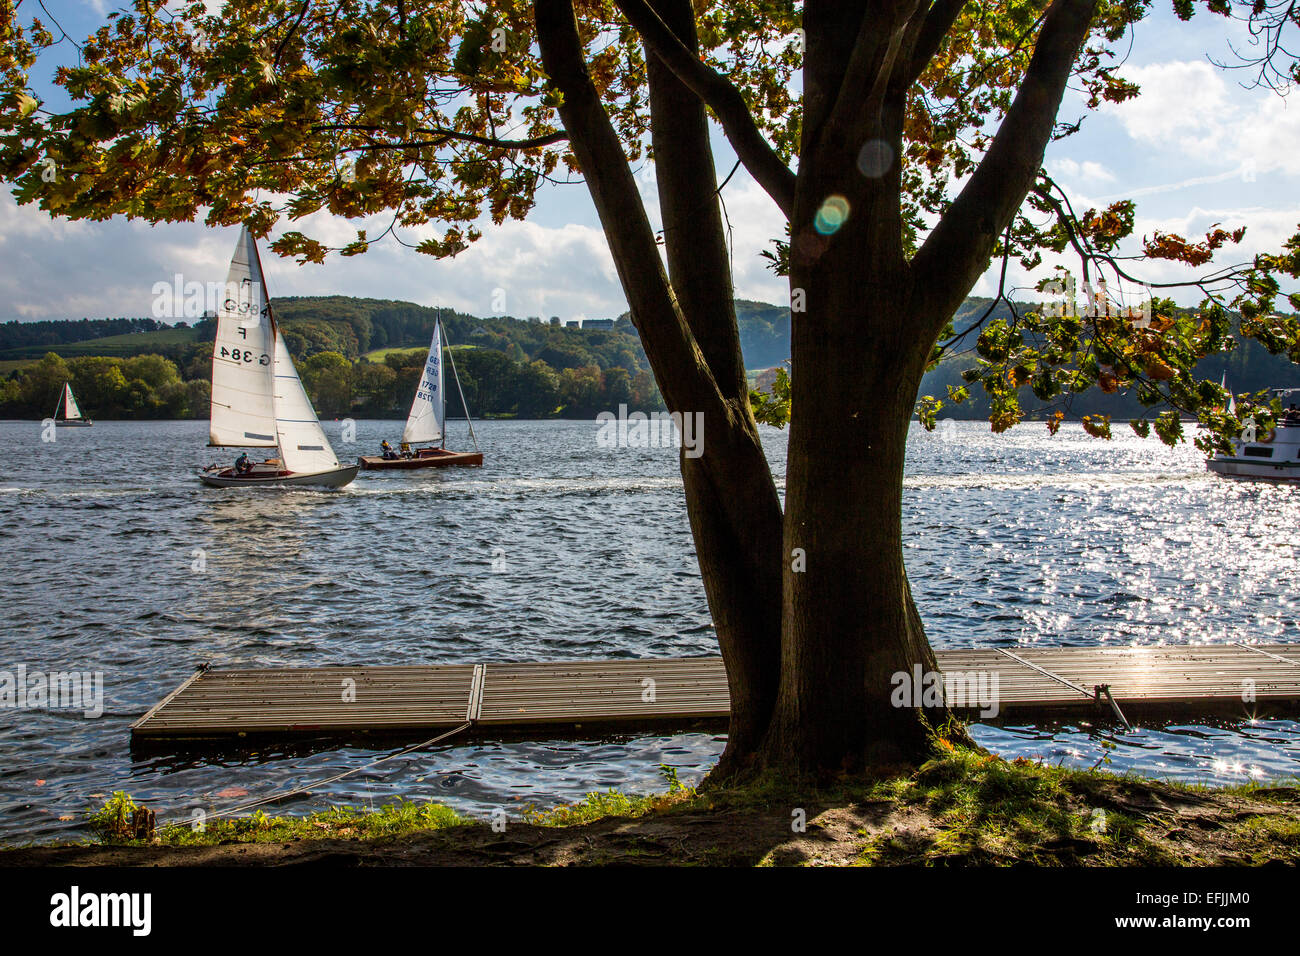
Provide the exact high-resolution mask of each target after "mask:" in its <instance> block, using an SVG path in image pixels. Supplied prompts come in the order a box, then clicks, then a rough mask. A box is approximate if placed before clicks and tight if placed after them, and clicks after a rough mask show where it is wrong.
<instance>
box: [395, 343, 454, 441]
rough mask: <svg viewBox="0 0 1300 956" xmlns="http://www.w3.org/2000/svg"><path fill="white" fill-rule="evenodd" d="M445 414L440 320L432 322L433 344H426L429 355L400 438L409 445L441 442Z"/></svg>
mask: <svg viewBox="0 0 1300 956" xmlns="http://www.w3.org/2000/svg"><path fill="white" fill-rule="evenodd" d="M446 414H447V409H446V402H445V401H444V399H443V391H442V322H441V321H435V322H434V324H433V343H432V344H431V345H430V346H429V357H428V358H427V359H425V361H424V374H423V375H422V376H421V377H420V387H419V388H417V389H416V390H415V400H414V401H413V402H411V414H409V415H408V416H406V427H405V428H404V429H402V441H404V442H411V443H412V444H415V443H419V442H435V441H442V437H443V423H444V422H445V421H446Z"/></svg>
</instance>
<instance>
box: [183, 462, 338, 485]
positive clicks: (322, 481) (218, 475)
mask: <svg viewBox="0 0 1300 956" xmlns="http://www.w3.org/2000/svg"><path fill="white" fill-rule="evenodd" d="M357 468H358V466H356V465H344V466H343V467H342V468H335V469H333V470H331V471H319V472H314V473H312V474H309V475H299V474H294V473H293V472H289V471H281V472H277V473H275V474H264V473H263V474H259V473H256V472H255V473H253V474H249V475H236V474H235V470H234V469H233V468H224V469H221V470H209V471H200V472H199V480H200V481H202V482H203V483H204V484H205V485H207V486H208V487H210V488H249V487H253V488H255V487H268V486H277V485H305V486H309V487H314V488H342V487H343V486H344V485H346V484H350V483H351V481H352V479H353V478H355V477H356V476H357Z"/></svg>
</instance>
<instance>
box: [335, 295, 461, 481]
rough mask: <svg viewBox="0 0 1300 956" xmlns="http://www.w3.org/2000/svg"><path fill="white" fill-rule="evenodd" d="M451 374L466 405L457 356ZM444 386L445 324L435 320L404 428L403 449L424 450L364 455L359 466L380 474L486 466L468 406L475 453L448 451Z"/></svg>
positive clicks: (449, 353)
mask: <svg viewBox="0 0 1300 956" xmlns="http://www.w3.org/2000/svg"><path fill="white" fill-rule="evenodd" d="M447 354H448V355H449V356H450V355H451V351H450V350H448V352H447ZM451 372H452V375H453V376H455V378H456V389H457V391H459V392H460V401H461V405H465V393H464V391H463V390H461V388H460V376H459V375H457V374H456V359H455V357H452V360H451ZM442 386H443V376H442V321H441V320H436V321H435V322H434V323H433V341H432V342H431V343H430V344H429V357H428V358H426V359H425V360H424V372H423V374H422V375H421V376H420V384H419V386H418V387H417V388H416V390H415V398H414V399H413V400H412V401H411V412H410V414H409V415H407V416H406V427H405V428H404V429H402V448H403V449H407V448H409V447H411V446H415V445H423V446H424V447H422V448H415V449H414V450H412V451H403V453H402V454H393V455H392V456H391V457H385V456H383V455H363V456H361V458H359V459H358V463H359V464H360V466H361V467H362V468H373V469H375V470H377V471H379V470H384V469H409V468H442V467H446V466H447V465H481V464H483V453H482V452H481V451H479V447H478V438H477V437H476V436H475V435H474V424H473V423H472V422H470V421H469V409H468V406H466V411H465V421H466V422H467V423H469V434H470V438H472V439H473V440H474V450H473V451H472V452H471V451H448V450H447V448H446V440H447V403H446V398H445V395H444V391H443V387H442ZM435 442H436V443H437V445H436V446H435V445H434V443H435ZM385 444H386V443H385Z"/></svg>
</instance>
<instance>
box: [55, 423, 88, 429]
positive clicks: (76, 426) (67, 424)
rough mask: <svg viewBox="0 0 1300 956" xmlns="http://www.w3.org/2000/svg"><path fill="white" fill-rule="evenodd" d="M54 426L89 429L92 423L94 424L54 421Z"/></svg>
mask: <svg viewBox="0 0 1300 956" xmlns="http://www.w3.org/2000/svg"><path fill="white" fill-rule="evenodd" d="M54 424H56V425H58V426H59V427H60V428H90V427H91V426H93V425H94V424H95V423H94V422H60V421H56V422H55V423H54Z"/></svg>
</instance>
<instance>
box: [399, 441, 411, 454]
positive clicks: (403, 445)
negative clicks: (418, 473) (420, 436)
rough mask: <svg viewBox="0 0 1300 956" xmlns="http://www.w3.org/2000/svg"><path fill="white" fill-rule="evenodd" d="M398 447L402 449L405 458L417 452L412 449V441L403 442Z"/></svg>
mask: <svg viewBox="0 0 1300 956" xmlns="http://www.w3.org/2000/svg"><path fill="white" fill-rule="evenodd" d="M398 448H399V449H401V452H402V457H403V458H414V457H415V452H413V451H411V443H410V442H409V441H404V442H402V443H401V444H400V445H398Z"/></svg>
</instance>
